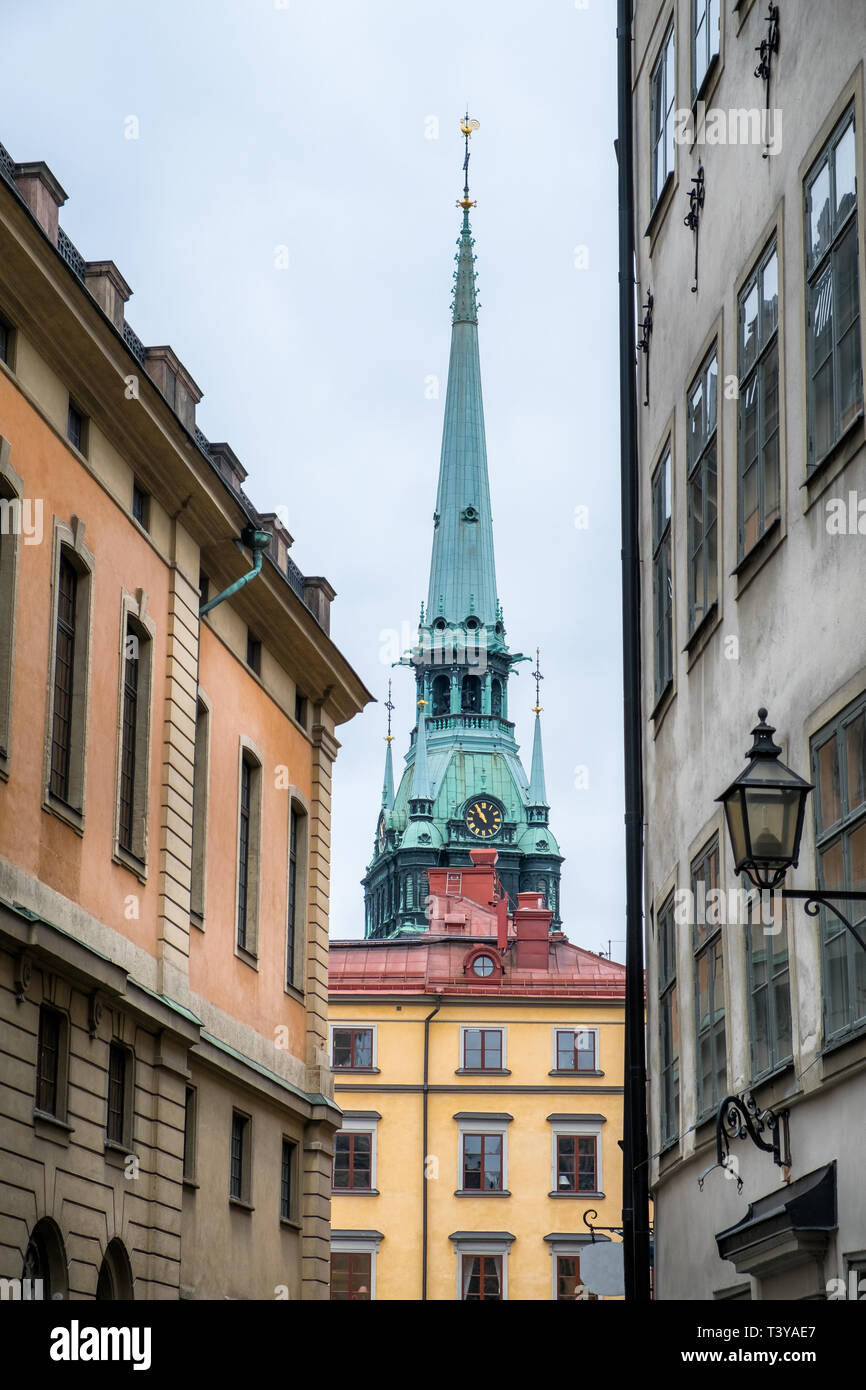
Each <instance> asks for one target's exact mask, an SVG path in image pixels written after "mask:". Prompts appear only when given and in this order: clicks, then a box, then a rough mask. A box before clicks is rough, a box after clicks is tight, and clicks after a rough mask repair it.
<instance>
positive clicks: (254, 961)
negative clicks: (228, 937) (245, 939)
mask: <svg viewBox="0 0 866 1390" xmlns="http://www.w3.org/2000/svg"><path fill="white" fill-rule="evenodd" d="M235 955H236V956H237V958H238V960H242V961H243V963H244V965H248V966H249V967H250V969H251V970H258V968H259V958H258V956H257V955H255V954H254V952H253V951H248V950H247V948H246V946H239V945H238V944H237V942H235Z"/></svg>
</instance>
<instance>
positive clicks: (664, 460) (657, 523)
mask: <svg viewBox="0 0 866 1390" xmlns="http://www.w3.org/2000/svg"><path fill="white" fill-rule="evenodd" d="M671 483H672V467H671V441H670V440H668V442H667V444H666V445H665V448H664V450H663V452H662V456H661V458H660V459H659V462H658V464H657V466H656V468H655V471H654V473H653V476H652V483H651V496H652V526H653V534H652V570H653V657H654V673H653V674H654V700H655V703H656V704H658V702H659V700H660V699H661V698H662V696H663V695H664V694H665V692H666V691H667V690H668V688H669V686H671V685H672V684H673V679H674V629H673V621H674V618H673V614H674V591H673V498H672V494H671Z"/></svg>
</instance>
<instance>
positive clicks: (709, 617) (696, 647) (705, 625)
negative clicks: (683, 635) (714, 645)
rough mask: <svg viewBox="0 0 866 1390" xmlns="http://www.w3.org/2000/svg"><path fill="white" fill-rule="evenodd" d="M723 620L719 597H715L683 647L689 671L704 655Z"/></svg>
mask: <svg viewBox="0 0 866 1390" xmlns="http://www.w3.org/2000/svg"><path fill="white" fill-rule="evenodd" d="M721 621H722V614H721V610H720V608H719V601H718V599H714V600H713V602H712V603H711V604H710V606H709V608H708V609H707V611H706V613H705V614H704V616H703V617H702V618H701V621H700V622H699V623H698V625H697V627H696V628H695V630H694V632H693V633H692V635H691V637H690V638H689V640H688V642H686V645H685V646H684V647H683V653H684V655H685V656H686V657H687V658H688V665H687V667H686V670H687V671H690V670H691V669H692V667H693V666H694V664H695V662H696V661H697V660H698V658H699V657H700V656H702V655H703V653H704V651H705V650H706V647H707V645H708V643H709V640H710V638H711V637H712V635H713V633H714V632H715V630H716V628H717V627H718V625H719V623H720V622H721Z"/></svg>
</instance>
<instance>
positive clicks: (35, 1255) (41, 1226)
mask: <svg viewBox="0 0 866 1390" xmlns="http://www.w3.org/2000/svg"><path fill="white" fill-rule="evenodd" d="M21 1278H22V1279H30V1280H35V1279H41V1280H42V1289H41V1294H35V1293H34V1294H33V1297H41V1298H43V1299H46V1298H68V1297H69V1276H68V1273H67V1268H66V1250H65V1247H64V1245H63V1237H62V1235H61V1234H60V1228H59V1226H58V1225H57V1223H56V1222H55V1221H52V1220H51V1218H50V1217H48V1216H45V1217H43V1218H42V1220H41V1221H37V1223H36V1225H35V1226H34V1227H33V1230H32V1231H31V1233H30V1240H29V1241H28V1242H27V1250H26V1251H25V1254H24V1268H23V1270H22V1271H21Z"/></svg>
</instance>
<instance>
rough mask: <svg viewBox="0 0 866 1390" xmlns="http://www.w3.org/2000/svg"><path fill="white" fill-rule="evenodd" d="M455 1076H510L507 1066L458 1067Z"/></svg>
mask: <svg viewBox="0 0 866 1390" xmlns="http://www.w3.org/2000/svg"><path fill="white" fill-rule="evenodd" d="M454 1075H455V1076H510V1075H511V1072H510V1071H509V1070H508V1068H507V1067H458V1068H457V1070H456V1071H455V1073H454Z"/></svg>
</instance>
